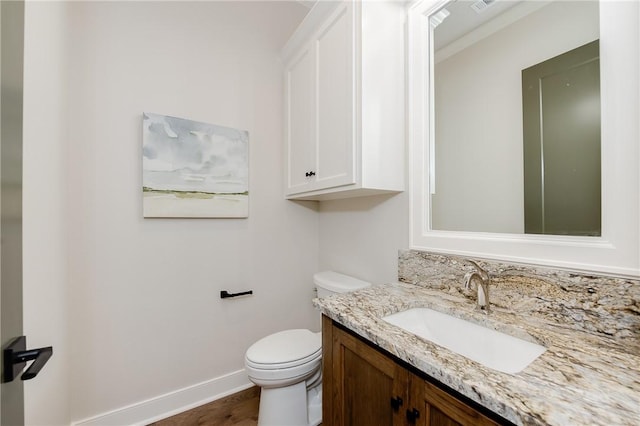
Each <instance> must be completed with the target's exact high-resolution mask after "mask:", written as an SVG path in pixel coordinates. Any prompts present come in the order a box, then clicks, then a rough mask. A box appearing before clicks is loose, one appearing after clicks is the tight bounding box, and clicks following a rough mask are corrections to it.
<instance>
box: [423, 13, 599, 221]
mask: <svg viewBox="0 0 640 426" xmlns="http://www.w3.org/2000/svg"><path fill="white" fill-rule="evenodd" d="M516 7H519V6H516ZM523 7H528V5H523ZM514 9H515V8H514ZM445 23H446V21H445ZM443 25H445V24H443ZM598 36H599V23H598V3H597V2H554V3H551V4H549V5H547V6H545V7H543V8H541V9H539V10H537V11H535V12H533V13H531V14H530V15H528V16H525V17H524V18H522V19H521V20H519V21H517V22H516V23H515V24H514V25H510V26H507V27H505V28H504V29H501V30H500V31H497V32H495V33H494V34H491V35H490V36H488V37H486V38H484V39H482V40H480V41H478V42H477V43H475V44H473V45H471V46H469V47H468V48H466V49H464V50H462V51H460V52H458V53H457V54H455V55H453V56H450V57H448V58H447V59H444V60H442V61H441V62H438V63H436V65H435V66H436V76H437V77H436V78H435V83H434V84H435V96H436V105H437V107H436V108H437V111H438V113H437V114H436V117H435V119H436V141H438V142H436V193H435V195H433V204H432V226H433V229H438V230H450V231H486V232H507V233H523V232H524V201H523V200H524V178H523V174H524V172H523V151H522V144H523V142H522V83H521V71H522V70H523V69H525V68H528V67H530V66H532V65H535V64H537V63H540V62H542V61H544V60H547V59H550V58H552V57H554V56H557V55H559V54H561V53H564V52H566V51H568V50H571V49H574V48H576V47H578V46H581V45H583V44H586V43H588V42H591V41H593V40H595V39H597V38H598ZM445 49H446V48H445ZM443 141H444V142H443Z"/></svg>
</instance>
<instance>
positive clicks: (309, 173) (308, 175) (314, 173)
mask: <svg viewBox="0 0 640 426" xmlns="http://www.w3.org/2000/svg"><path fill="white" fill-rule="evenodd" d="M304 175H305V176H306V177H311V176H315V175H316V172H307V173H305V174H304Z"/></svg>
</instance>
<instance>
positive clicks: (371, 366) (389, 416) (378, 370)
mask: <svg viewBox="0 0 640 426" xmlns="http://www.w3.org/2000/svg"><path fill="white" fill-rule="evenodd" d="M332 333H333V336H332V338H333V343H332V365H331V369H332V372H333V374H332V376H333V378H332V380H331V381H330V383H331V389H326V388H325V389H324V391H323V392H331V395H330V398H331V402H332V410H331V411H332V419H325V420H324V423H326V424H329V425H333V426H347V425H353V426H362V425H367V426H391V425H403V424H405V414H404V410H405V407H406V401H407V397H408V393H407V390H408V381H407V377H408V373H407V371H406V370H405V369H403V368H401V367H400V366H399V365H398V364H396V363H395V362H394V361H393V360H391V359H389V358H388V357H386V356H385V355H383V354H381V353H380V352H378V351H376V350H375V349H373V348H371V347H370V346H369V345H367V344H366V343H364V342H362V341H361V340H359V339H357V338H355V337H354V336H352V335H350V334H348V333H346V332H344V331H342V330H340V329H338V328H335V327H334V328H333V330H332Z"/></svg>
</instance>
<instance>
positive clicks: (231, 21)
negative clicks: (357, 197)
mask: <svg viewBox="0 0 640 426" xmlns="http://www.w3.org/2000/svg"><path fill="white" fill-rule="evenodd" d="M29 7H30V13H31V16H32V18H31V19H32V21H31V22H29V23H28V24H29V25H28V36H29V39H30V43H31V47H30V49H31V50H30V51H31V58H30V64H31V65H30V69H29V74H28V76H29V81H30V82H31V83H32V84H33V86H32V87H33V89H32V90H31V91H30V92H29V93H28V94H27V95H26V96H25V102H27V103H29V105H30V109H29V110H28V116H26V120H28V122H29V126H32V127H30V130H29V135H26V136H25V146H26V148H25V151H26V154H27V157H26V158H25V164H26V165H27V171H26V172H25V186H26V188H25V197H27V198H28V199H29V201H28V202H25V207H26V210H28V211H27V212H26V213H25V216H26V217H28V219H27V218H26V219H25V220H28V221H31V224H32V228H33V231H29V234H28V235H27V236H26V237H25V246H26V247H31V248H30V249H25V252H26V253H25V256H26V258H25V269H28V267H29V265H30V266H33V267H34V268H35V267H36V265H38V268H40V266H39V265H40V264H38V261H39V256H40V255H42V256H45V257H46V261H45V263H44V265H45V266H44V269H39V271H38V272H37V273H36V272H32V273H31V276H30V277H25V289H26V288H30V289H31V290H29V292H30V293H29V294H30V296H29V297H30V298H31V300H35V299H36V298H37V297H36V296H35V294H36V293H37V292H40V291H44V294H43V295H42V296H39V297H40V298H39V299H38V300H39V301H42V302H43V304H42V306H40V308H41V309H42V310H41V311H39V312H37V313H36V312H35V311H33V310H32V311H30V313H29V314H26V315H27V316H28V318H29V321H31V324H32V326H31V327H30V328H32V329H33V330H34V331H35V330H39V329H40V328H46V327H49V328H52V329H58V330H59V329H60V327H62V326H63V324H64V323H67V324H68V333H69V337H68V340H67V341H68V344H67V343H65V341H64V338H65V336H64V334H65V333H64V332H62V331H59V332H58V334H60V339H62V340H61V341H60V342H59V343H57V344H56V345H54V346H55V348H54V351H55V355H54V358H52V360H56V359H57V360H58V361H57V362H58V363H60V364H59V365H61V364H64V359H63V356H67V355H68V358H69V364H68V367H69V370H70V371H69V374H68V377H69V394H68V401H70V402H69V403H68V406H69V410H70V415H68V416H67V418H69V417H70V419H71V421H80V420H83V419H88V418H93V417H95V416H98V415H100V414H104V413H107V412H109V411H111V410H120V409H122V408H124V407H126V406H129V405H131V404H134V405H135V404H137V403H138V402H141V401H143V400H147V399H149V398H155V397H157V396H159V395H162V394H165V393H167V392H173V391H176V390H179V389H181V388H184V387H188V386H191V385H194V384H198V383H201V382H206V381H210V380H213V379H215V378H217V377H220V376H224V375H227V374H229V373H233V372H237V371H240V370H241V369H242V368H243V355H244V351H245V350H246V348H247V347H248V346H249V345H250V344H251V343H253V342H254V341H256V340H257V339H258V338H260V337H262V336H264V335H266V334H269V333H271V332H274V331H276V330H281V329H284V328H290V327H317V324H318V321H317V316H318V314H317V312H316V311H314V310H313V308H312V307H311V298H312V296H313V292H312V280H311V277H312V274H313V273H314V272H315V271H316V270H317V269H318V257H319V255H318V250H319V245H318V229H319V221H318V214H317V212H316V211H315V206H314V205H313V204H310V205H309V204H304V203H292V202H289V201H285V200H284V198H283V192H282V191H283V190H282V182H283V170H284V167H283V156H282V154H281V153H282V146H281V144H282V122H283V121H282V107H281V105H282V93H283V88H282V75H281V73H282V70H281V64H280V62H279V58H278V55H279V49H280V47H281V46H282V45H283V44H284V42H285V41H286V39H287V37H288V36H289V35H290V33H291V32H292V31H293V30H294V29H295V26H296V25H297V23H298V22H299V21H300V20H301V19H302V17H303V16H304V14H305V13H306V11H307V9H305V8H304V7H303V6H301V5H299V4H296V3H294V2H255V3H252V2H194V3H189V2H175V3H171V2H71V3H67V4H62V3H60V4H56V5H54V6H50V5H46V4H44V3H39V2H38V3H35V4H31V5H30V6H29ZM51 11H53V12H54V13H49V12H51ZM45 49H50V50H45ZM37 52H47V54H46V55H44V56H42V57H38V55H37V54H36V53H37ZM36 87H39V89H38V90H36ZM143 111H148V112H155V113H160V114H167V115H174V116H178V117H184V118H189V119H193V120H198V121H205V122H209V123H214V124H220V125H224V126H231V127H237V128H240V129H246V130H248V131H249V133H250V213H249V219H217V220H216V219H204V220H183V219H173V220H164V219H154V220H150V219H146V220H145V219H142V205H141V199H142V198H141V197H142V193H141V186H142V182H141V120H142V112H143ZM43 241H44V242H43ZM36 247H37V249H36ZM65 259H67V262H66V264H65ZM63 265H64V266H63ZM48 274H51V275H53V279H54V284H53V285H52V284H51V282H50V280H48V281H45V280H44V278H45V277H46V276H47V275H48ZM223 289H227V290H229V291H240V290H246V289H253V290H254V292H255V294H254V296H252V297H249V298H244V299H241V300H225V301H223V300H221V299H219V292H220V290H223ZM46 297H50V298H51V299H50V300H51V301H52V303H50V304H45V303H44V302H45V301H46ZM29 303H31V301H28V302H27V304H29ZM34 306H36V302H34ZM29 309H31V308H29ZM67 316H68V318H67ZM48 318H53V323H51V324H46V323H47V321H49V319H48ZM43 343H45V342H43ZM59 355H60V356H59ZM51 370H52V371H51V372H50V374H52V375H53V374H54V373H53V370H54V369H53V368H52V369H51ZM62 370H64V368H63V369H62ZM56 374H57V373H56ZM214 381H215V380H214ZM247 383H248V382H247ZM34 389H35V382H34ZM227 390H229V389H227ZM49 391H51V390H49ZM38 392H39V393H43V392H44V391H42V392H40V391H38ZM64 393H65V382H64V381H63V382H61V387H60V388H59V390H58V396H57V398H59V399H60V400H61V401H60V405H61V407H65V406H67V404H66V403H65V401H63V400H65V399H67V398H65V395H64ZM53 395H56V394H55V393H51V392H49V396H50V397H52V396H53ZM212 396H213V395H212ZM27 399H28V401H32V402H30V407H28V413H29V415H30V416H31V417H30V418H31V419H33V422H32V423H31V424H37V423H40V424H63V423H65V422H64V420H60V421H58V420H55V421H53V420H52V421H45V420H43V416H44V414H43V415H41V416H40V417H38V414H37V411H38V409H37V407H36V405H35V404H36V399H40V402H41V400H42V398H37V397H36V394H35V390H34V392H33V393H31V394H30V395H29V396H28V398H27ZM54 401H55V400H54ZM52 403H53V402H52ZM61 410H62V411H64V408H61ZM124 411H126V410H124ZM63 418H64V415H63V414H60V417H56V419H63ZM111 418H112V419H113V418H115V417H111ZM105 419H106V418H102V421H103V422H104V421H106V420H105ZM94 420H95V419H94ZM127 421H130V420H127ZM67 423H68V421H67ZM88 423H90V422H88ZM94 423H96V424H97V423H99V419H98V420H95V421H94Z"/></svg>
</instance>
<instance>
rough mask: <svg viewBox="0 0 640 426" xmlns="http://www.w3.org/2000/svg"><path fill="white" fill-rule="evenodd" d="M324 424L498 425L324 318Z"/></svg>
mask: <svg viewBox="0 0 640 426" xmlns="http://www.w3.org/2000/svg"><path fill="white" fill-rule="evenodd" d="M322 321H323V322H322V339H323V361H322V362H323V366H322V368H323V400H322V404H323V411H322V417H323V421H322V424H323V426H362V425H367V426H399V425H403V426H413V425H419V426H455V425H463V426H465V425H482V426H485V425H487V426H488V425H497V424H499V423H496V422H495V421H493V420H492V419H490V418H489V417H487V416H485V415H484V414H483V413H481V412H479V411H478V410H476V409H475V408H473V407H471V406H469V405H467V404H466V403H464V402H462V401H461V400H459V399H458V398H456V397H454V396H452V395H450V394H449V393H447V392H446V391H444V390H443V389H441V388H439V387H438V386H436V385H434V384H433V383H431V382H430V381H428V380H427V379H425V378H423V377H421V376H420V375H418V374H417V373H416V372H412V371H409V369H408V368H407V367H405V366H403V365H401V364H400V363H399V362H398V361H396V360H395V359H393V358H392V357H390V356H389V355H386V354H385V353H383V352H382V351H380V350H379V349H377V348H375V347H374V346H372V345H371V344H370V343H368V342H367V341H365V340H363V339H361V338H360V337H358V336H356V335H355V334H353V333H351V332H349V331H347V330H345V329H343V328H341V327H339V326H337V325H335V324H334V323H333V321H332V320H331V319H330V318H328V317H326V316H323V317H322Z"/></svg>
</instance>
